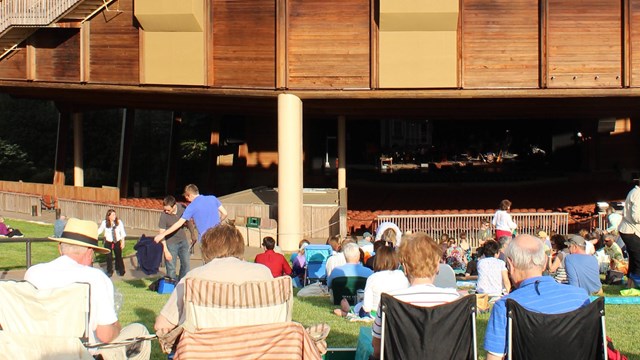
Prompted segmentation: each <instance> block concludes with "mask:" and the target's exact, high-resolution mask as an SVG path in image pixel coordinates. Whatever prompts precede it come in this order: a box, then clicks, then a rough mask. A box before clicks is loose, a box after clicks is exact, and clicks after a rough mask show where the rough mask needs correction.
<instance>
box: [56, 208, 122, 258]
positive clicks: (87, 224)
mask: <svg viewBox="0 0 640 360" xmlns="http://www.w3.org/2000/svg"><path fill="white" fill-rule="evenodd" d="M49 240H54V241H57V242H58V245H59V247H58V251H59V252H60V255H67V256H69V257H70V258H72V259H74V260H75V261H76V262H77V263H79V264H82V265H87V266H89V265H91V264H92V263H93V253H94V251H95V252H98V253H100V254H108V253H109V252H110V250H109V249H107V248H104V247H102V246H100V245H99V243H98V225H97V224H96V223H95V222H93V221H86V220H80V219H69V221H67V224H66V225H65V227H64V230H63V232H62V235H60V237H49Z"/></svg>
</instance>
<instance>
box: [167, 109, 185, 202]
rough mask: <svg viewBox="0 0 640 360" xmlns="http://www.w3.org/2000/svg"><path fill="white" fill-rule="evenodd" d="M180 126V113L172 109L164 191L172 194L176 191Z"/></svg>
mask: <svg viewBox="0 0 640 360" xmlns="http://www.w3.org/2000/svg"><path fill="white" fill-rule="evenodd" d="M181 128H182V113H181V112H180V111H174V112H173V115H172V118H171V134H170V135H169V164H168V167H167V182H166V189H165V192H166V193H167V194H174V193H175V191H176V186H177V185H176V174H177V173H178V170H177V168H178V158H179V156H178V155H179V154H180V130H181Z"/></svg>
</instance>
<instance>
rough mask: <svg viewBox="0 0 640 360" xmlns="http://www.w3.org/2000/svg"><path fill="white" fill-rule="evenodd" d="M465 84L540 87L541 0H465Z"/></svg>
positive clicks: (463, 25) (463, 82) (463, 21)
mask: <svg viewBox="0 0 640 360" xmlns="http://www.w3.org/2000/svg"><path fill="white" fill-rule="evenodd" d="M461 14H462V16H461V17H462V62H463V64H462V71H463V73H462V79H463V80H462V86H463V88H466V89H472V88H503V87H514V88H534V87H538V84H539V82H538V69H539V55H538V54H539V52H538V49H539V45H538V32H539V16H538V0H464V2H463V8H462V12H461Z"/></svg>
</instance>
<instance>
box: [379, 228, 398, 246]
mask: <svg viewBox="0 0 640 360" xmlns="http://www.w3.org/2000/svg"><path fill="white" fill-rule="evenodd" d="M396 236H397V234H396V231H395V230H394V229H392V228H388V229H386V230H385V231H384V232H383V233H382V237H380V239H381V240H384V241H386V242H390V243H392V244H394V245H395V243H396Z"/></svg>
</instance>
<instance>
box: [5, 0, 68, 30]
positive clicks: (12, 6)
mask: <svg viewBox="0 0 640 360" xmlns="http://www.w3.org/2000/svg"><path fill="white" fill-rule="evenodd" d="M79 2H80V0H3V1H0V33H1V32H3V31H5V30H6V29H7V28H9V27H10V26H46V25H49V24H50V23H51V22H53V21H54V20H55V19H57V18H58V17H59V16H60V15H62V14H63V13H64V12H65V11H67V10H69V9H70V8H71V7H72V6H73V5H75V4H77V3H79Z"/></svg>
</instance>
